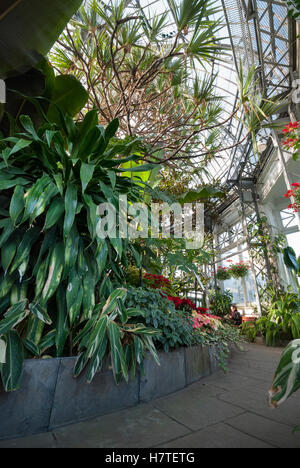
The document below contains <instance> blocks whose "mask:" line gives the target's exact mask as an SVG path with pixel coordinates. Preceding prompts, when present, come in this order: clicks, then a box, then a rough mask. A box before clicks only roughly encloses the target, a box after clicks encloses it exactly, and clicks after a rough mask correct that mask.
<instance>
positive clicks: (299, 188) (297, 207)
mask: <svg viewBox="0 0 300 468" xmlns="http://www.w3.org/2000/svg"><path fill="white" fill-rule="evenodd" d="M292 187H294V189H293V190H288V191H287V193H286V194H285V195H284V197H285V198H294V200H295V201H294V200H293V203H290V204H289V206H288V209H290V210H294V212H295V213H300V183H298V182H295V183H294V184H292Z"/></svg>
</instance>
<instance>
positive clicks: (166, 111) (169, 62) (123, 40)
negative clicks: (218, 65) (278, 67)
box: [51, 0, 277, 170]
mask: <svg viewBox="0 0 300 468" xmlns="http://www.w3.org/2000/svg"><path fill="white" fill-rule="evenodd" d="M127 7H128V2H126V1H125V0H119V1H117V2H114V1H108V2H105V3H104V2H98V1H96V0H92V1H90V2H89V3H88V4H84V5H83V6H82V8H81V9H80V10H79V12H78V13H77V14H76V17H75V18H74V19H73V20H72V22H71V24H70V25H69V26H68V27H67V28H66V30H65V32H64V34H63V35H62V36H61V37H60V39H59V40H58V42H57V44H56V47H55V48H54V50H53V53H52V54H51V62H52V63H53V65H54V66H55V68H56V69H58V70H59V71H60V73H69V74H72V75H74V76H76V77H77V78H79V79H80V80H81V81H82V83H85V85H86V86H87V89H88V92H89V96H90V100H89V104H88V107H89V108H91V107H93V106H96V107H97V108H98V110H99V114H100V121H101V123H102V124H106V123H107V122H108V121H110V120H111V119H113V118H119V119H120V130H121V131H122V132H123V134H125V133H126V134H128V135H131V136H133V135H138V136H139V137H141V138H142V139H143V141H144V142H145V144H146V145H147V152H146V154H145V158H146V159H147V160H149V159H150V158H155V159H156V161H157V162H158V163H161V162H164V163H170V162H173V161H179V162H180V165H181V166H182V167H181V168H182V170H184V169H183V166H184V167H187V166H188V167H190V168H192V169H193V170H195V168H194V166H195V165H194V164H193V163H192V160H193V158H197V165H199V164H200V165H201V164H202V162H207V160H209V159H211V158H212V157H214V156H215V154H216V153H217V152H220V151H224V150H225V149H231V148H232V147H235V146H237V145H239V144H241V143H243V142H244V141H245V140H246V139H247V138H248V136H250V135H252V136H253V138H254V139H255V132H256V130H257V129H259V128H260V126H261V123H262V122H263V121H265V120H266V119H267V118H268V117H269V116H270V115H272V114H274V112H275V109H277V107H276V105H275V104H274V103H272V102H269V101H266V100H264V99H263V97H262V95H261V93H259V92H258V87H257V82H256V81H255V67H253V69H252V70H251V72H250V73H249V76H248V74H246V73H244V71H243V70H241V71H240V74H239V82H240V88H241V93H240V98H239V99H238V100H237V102H236V105H235V106H234V108H233V111H232V113H231V115H229V116H226V118H225V117H224V114H223V105H222V98H221V97H220V96H219V95H217V93H216V87H215V78H216V77H215V75H214V74H213V73H212V74H211V73H207V74H206V75H204V77H203V78H202V79H200V78H199V77H198V74H197V68H198V67H199V66H200V67H201V68H202V69H209V67H212V68H213V64H214V62H215V60H218V59H219V58H220V57H221V55H220V54H221V53H222V52H223V54H224V47H223V46H222V44H221V38H220V37H219V34H218V31H219V30H221V29H222V25H221V23H220V22H219V21H216V20H215V19H214V18H215V16H214V15H215V13H216V12H217V11H218V9H219V4H218V2H211V1H210V0H180V1H176V2H175V1H172V2H169V7H170V10H171V12H170V14H172V15H173V18H174V19H175V26H174V31H172V32H170V28H169V15H168V12H166V13H163V14H161V15H157V16H156V15H154V16H153V13H152V14H151V15H150V12H149V15H148V14H147V11H146V10H145V9H143V8H142V7H141V6H140V5H139V4H136V5H134V4H133V3H131V4H130V7H131V11H130V13H129V10H128V8H127ZM191 77H193V80H191V79H190V78H191ZM235 116H236V117H237V118H239V119H240V120H242V122H243V124H245V125H246V128H247V130H248V133H247V132H246V135H245V136H243V139H242V140H241V141H239V142H236V143H235V144H234V145H233V146H232V145H231V146H230V147H229V148H227V147H226V148H224V146H223V141H222V131H221V129H222V127H223V126H224V125H226V124H227V123H228V122H230V120H231V119H232V118H233V117H235ZM177 164H178V163H177Z"/></svg>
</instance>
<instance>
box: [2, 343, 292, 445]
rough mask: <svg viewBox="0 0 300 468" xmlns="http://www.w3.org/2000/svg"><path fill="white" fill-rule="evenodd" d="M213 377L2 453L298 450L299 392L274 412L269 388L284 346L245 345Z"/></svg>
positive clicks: (30, 439)
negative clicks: (227, 366) (26, 450)
mask: <svg viewBox="0 0 300 468" xmlns="http://www.w3.org/2000/svg"><path fill="white" fill-rule="evenodd" d="M245 348H246V352H243V353H240V352H239V353H237V355H236V356H235V357H234V359H233V360H232V362H231V364H230V370H229V372H228V373H227V374H224V373H223V372H218V373H217V374H214V375H212V376H210V377H208V378H206V379H204V380H201V381H200V382H199V383H197V384H194V385H192V386H190V387H188V388H186V389H184V390H182V391H180V392H178V393H175V394H173V395H170V396H167V397H164V398H160V399H158V400H155V401H153V402H151V403H150V404H142V405H140V406H138V407H135V408H131V409H127V410H124V411H120V412H118V413H114V414H110V415H107V416H102V417H99V418H96V419H94V420H91V421H87V422H82V423H79V424H75V425H72V426H68V427H64V428H60V429H57V430H55V431H54V432H52V433H48V434H40V435H37V436H33V437H28V438H25V439H17V440H14V441H6V442H0V448H6V447H7V448H13V447H15V448H19V447H34V448H48V447H49V448H61V447H64V448H69V447H70V448H82V447H83V448H98V447H99V448H158V447H159V448H239V447H241V448H256V447H257V448H275V447H281V448H297V447H300V433H296V434H293V433H292V431H293V428H294V427H295V426H297V425H299V424H300V392H299V394H296V395H295V396H293V397H291V398H290V400H288V401H287V402H286V403H285V404H284V405H283V406H282V407H280V408H278V409H276V410H274V409H270V408H269V407H268V404H267V391H268V389H269V387H270V385H271V383H272V377H273V375H274V371H275V369H276V366H277V364H278V361H279V358H280V354H281V352H282V349H278V348H266V347H264V346H260V345H255V344H247V345H245Z"/></svg>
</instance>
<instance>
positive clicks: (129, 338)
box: [74, 289, 161, 383]
mask: <svg viewBox="0 0 300 468" xmlns="http://www.w3.org/2000/svg"><path fill="white" fill-rule="evenodd" d="M126 296H127V291H126V290H125V289H117V290H115V291H114V292H113V293H112V294H111V295H110V297H109V298H108V300H107V301H106V302H105V301H103V302H102V303H100V304H99V305H97V307H96V308H95V310H94V313H93V315H92V317H91V319H89V320H87V321H86V324H85V326H84V327H82V330H81V331H80V333H79V334H78V335H77V336H76V338H75V339H74V345H76V344H78V351H79V353H80V354H79V357H78V359H77V362H76V365H75V369H74V376H75V377H78V376H79V375H80V374H81V373H82V371H83V370H84V369H85V367H86V365H87V363H88V362H90V366H89V371H88V377H87V381H88V382H89V383H90V382H91V381H92V380H93V378H94V376H95V373H96V372H98V371H99V370H100V369H101V367H102V364H103V360H104V357H105V356H106V355H107V354H110V356H111V364H112V369H113V374H114V377H115V381H116V383H119V382H120V381H121V379H122V378H124V379H125V380H126V381H127V382H128V379H129V370H131V376H132V379H134V377H135V375H136V370H137V369H139V370H140V371H141V372H142V374H143V373H144V355H145V351H146V350H147V351H149V352H150V354H151V355H152V356H153V357H154V359H155V361H156V362H157V364H158V365H159V359H158V355H157V352H156V349H155V346H154V344H153V339H155V338H156V337H158V336H160V333H161V332H160V330H159V329H157V327H156V329H153V328H149V327H146V326H145V325H144V324H143V323H140V321H141V320H143V317H144V315H145V314H144V312H143V311H141V310H139V309H136V308H126V307H125V305H124V302H125V300H126Z"/></svg>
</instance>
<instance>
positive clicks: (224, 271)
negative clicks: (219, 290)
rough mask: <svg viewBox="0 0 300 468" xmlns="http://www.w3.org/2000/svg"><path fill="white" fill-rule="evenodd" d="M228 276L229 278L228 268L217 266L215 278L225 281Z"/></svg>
mask: <svg viewBox="0 0 300 468" xmlns="http://www.w3.org/2000/svg"><path fill="white" fill-rule="evenodd" d="M230 278H231V274H230V272H229V270H228V268H222V267H219V268H218V271H217V273H216V279H217V280H219V281H226V280H229V279H230Z"/></svg>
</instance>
